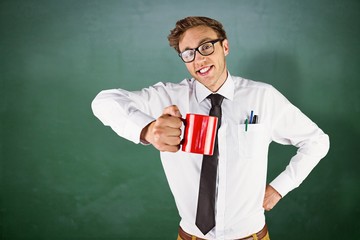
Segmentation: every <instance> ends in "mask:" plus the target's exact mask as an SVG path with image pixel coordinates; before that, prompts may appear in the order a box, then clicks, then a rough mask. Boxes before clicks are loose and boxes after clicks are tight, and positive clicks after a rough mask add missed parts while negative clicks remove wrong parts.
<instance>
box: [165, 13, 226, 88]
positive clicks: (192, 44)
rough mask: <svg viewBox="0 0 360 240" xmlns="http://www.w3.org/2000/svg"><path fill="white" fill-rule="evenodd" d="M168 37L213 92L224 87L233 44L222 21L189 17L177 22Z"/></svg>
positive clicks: (195, 75) (190, 67)
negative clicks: (230, 46)
mask: <svg viewBox="0 0 360 240" xmlns="http://www.w3.org/2000/svg"><path fill="white" fill-rule="evenodd" d="M168 40H169V43H170V46H172V47H174V48H175V50H176V51H177V52H178V53H179V56H180V57H181V58H182V60H183V61H184V62H185V65H186V68H187V69H188V71H189V73H190V74H191V75H192V76H193V77H194V78H195V79H196V80H198V81H199V82H200V83H202V84H203V85H204V86H205V87H207V88H208V89H209V90H211V91H212V92H216V91H217V90H218V89H219V88H220V87H221V86H222V84H223V83H224V82H225V80H226V78H227V68H226V61H225V56H226V55H227V54H228V53H229V45H228V41H227V37H226V32H225V30H224V29H223V26H222V24H221V23H219V22H218V21H216V20H214V19H211V18H207V17H187V18H184V19H182V20H179V21H178V22H177V23H176V26H175V28H174V29H173V30H171V32H170V35H169V36H168Z"/></svg>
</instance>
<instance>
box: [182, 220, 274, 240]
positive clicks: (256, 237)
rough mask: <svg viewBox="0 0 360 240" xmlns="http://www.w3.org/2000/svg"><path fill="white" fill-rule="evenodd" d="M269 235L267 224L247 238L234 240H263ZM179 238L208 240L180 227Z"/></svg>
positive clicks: (184, 239) (183, 239)
mask: <svg viewBox="0 0 360 240" xmlns="http://www.w3.org/2000/svg"><path fill="white" fill-rule="evenodd" d="M267 233H268V228H267V225H266V224H265V225H264V227H263V228H262V229H261V230H260V231H258V232H256V233H253V234H251V235H249V236H247V237H244V238H237V239H234V240H261V239H263V238H264V237H265V236H266V235H267ZM179 237H180V239H181V240H206V239H205V238H200V237H197V236H194V235H191V234H189V233H187V232H185V231H184V230H183V229H182V228H181V227H179ZM178 239H179V238H178Z"/></svg>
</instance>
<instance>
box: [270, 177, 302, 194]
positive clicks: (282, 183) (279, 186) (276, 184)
mask: <svg viewBox="0 0 360 240" xmlns="http://www.w3.org/2000/svg"><path fill="white" fill-rule="evenodd" d="M270 185H271V186H272V187H273V188H274V189H275V190H276V191H277V192H278V193H280V195H281V197H285V195H286V194H288V193H289V192H290V191H291V190H293V189H294V188H296V187H297V186H295V184H294V183H293V181H292V180H291V178H290V177H289V176H288V175H286V173H284V172H283V173H281V174H280V175H279V176H277V177H276V178H275V179H274V180H273V181H272V182H271V183H270Z"/></svg>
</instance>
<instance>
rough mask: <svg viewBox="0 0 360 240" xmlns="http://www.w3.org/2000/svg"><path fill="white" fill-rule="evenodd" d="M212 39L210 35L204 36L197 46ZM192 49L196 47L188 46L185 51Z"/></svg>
mask: <svg viewBox="0 0 360 240" xmlns="http://www.w3.org/2000/svg"><path fill="white" fill-rule="evenodd" d="M211 40H212V38H210V37H206V38H203V39H202V40H201V41H199V43H198V45H197V47H199V46H200V45H201V44H203V43H206V42H208V41H211ZM197 47H195V48H197ZM190 49H194V48H190V47H186V48H185V49H184V50H183V51H186V50H190Z"/></svg>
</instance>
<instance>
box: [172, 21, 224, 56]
mask: <svg viewBox="0 0 360 240" xmlns="http://www.w3.org/2000/svg"><path fill="white" fill-rule="evenodd" d="M198 26H206V27H210V28H211V29H213V30H214V31H215V32H216V34H217V35H218V38H221V39H226V38H227V37H226V32H225V30H224V28H223V25H222V24H221V23H220V22H218V21H216V20H215V19H211V18H208V17H186V18H184V19H181V20H179V21H177V22H176V25H175V28H174V29H173V30H171V31H170V34H169V36H168V40H169V44H170V46H171V47H173V48H175V50H176V51H177V52H180V50H179V41H180V38H181V36H182V35H183V34H184V33H185V32H186V31H187V30H189V29H190V28H193V27H198Z"/></svg>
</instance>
